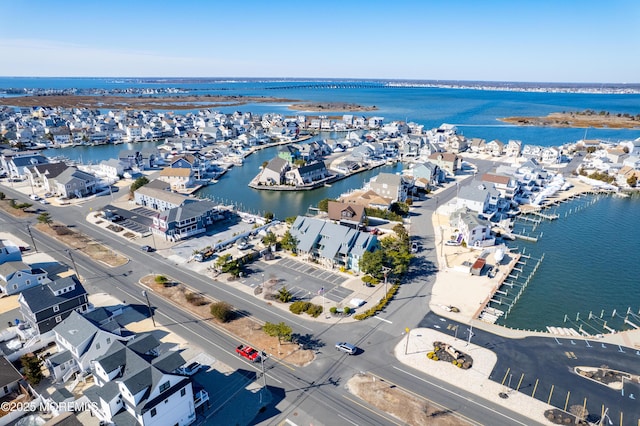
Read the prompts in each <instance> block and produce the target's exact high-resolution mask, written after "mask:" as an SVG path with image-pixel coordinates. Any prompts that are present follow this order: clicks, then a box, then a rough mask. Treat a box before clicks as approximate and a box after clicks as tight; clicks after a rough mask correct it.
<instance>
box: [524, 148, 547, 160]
mask: <svg viewBox="0 0 640 426" xmlns="http://www.w3.org/2000/svg"><path fill="white" fill-rule="evenodd" d="M543 149H544V147H542V146H539V145H525V146H524V147H523V148H522V157H524V158H526V159H528V160H536V161H540V160H541V158H542V150H543Z"/></svg>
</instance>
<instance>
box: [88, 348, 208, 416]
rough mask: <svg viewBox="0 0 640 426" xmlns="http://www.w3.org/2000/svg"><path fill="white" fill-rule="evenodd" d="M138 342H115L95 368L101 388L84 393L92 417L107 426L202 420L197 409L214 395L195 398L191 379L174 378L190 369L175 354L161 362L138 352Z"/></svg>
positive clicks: (97, 360) (94, 388)
mask: <svg viewBox="0 0 640 426" xmlns="http://www.w3.org/2000/svg"><path fill="white" fill-rule="evenodd" d="M137 340H138V338H135V339H133V340H131V341H128V342H126V343H123V342H120V341H117V340H116V341H115V342H112V343H111V345H110V346H109V349H108V350H107V352H106V353H105V354H104V355H102V356H100V357H98V358H96V359H95V361H94V363H93V377H94V380H95V383H96V384H95V385H94V386H92V387H90V388H89V389H86V390H85V391H84V394H85V396H86V397H87V398H88V399H89V401H91V402H92V404H89V408H90V410H91V413H92V414H93V415H94V416H95V417H96V418H97V419H99V420H100V421H101V422H105V423H107V424H116V425H140V426H174V425H178V426H185V425H189V424H191V423H193V422H194V421H195V419H196V413H195V409H196V407H198V406H200V405H201V404H202V403H204V402H206V401H207V400H208V399H209V398H208V394H207V393H206V391H204V390H203V391H200V392H198V393H197V394H196V395H195V396H194V390H193V384H192V382H191V379H190V378H189V377H185V376H183V375H180V374H174V373H173V372H174V371H175V370H176V369H177V368H178V367H179V366H180V363H182V364H184V363H185V361H184V358H182V356H181V355H180V354H179V353H177V352H174V351H168V352H166V353H165V354H162V355H160V356H154V355H149V354H148V353H145V352H142V350H144V348H146V347H147V344H146V342H145V344H144V345H142V346H143V349H140V348H137V347H136V343H137Z"/></svg>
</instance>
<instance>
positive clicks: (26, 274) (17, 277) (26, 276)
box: [0, 261, 51, 296]
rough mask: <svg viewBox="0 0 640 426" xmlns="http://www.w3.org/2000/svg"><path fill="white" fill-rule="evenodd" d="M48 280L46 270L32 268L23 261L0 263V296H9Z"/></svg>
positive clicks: (45, 282)
mask: <svg viewBox="0 0 640 426" xmlns="http://www.w3.org/2000/svg"><path fill="white" fill-rule="evenodd" d="M50 282H51V280H50V279H49V276H48V274H47V272H46V271H44V270H43V269H40V268H32V267H31V266H29V265H27V264H26V263H24V262H21V261H13V262H4V263H2V264H0V296H7V295H9V296H10V295H12V294H17V293H20V292H21V291H23V290H26V289H28V288H31V287H35V286H37V285H38V284H48V283H50Z"/></svg>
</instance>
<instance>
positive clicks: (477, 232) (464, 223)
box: [451, 208, 495, 247]
mask: <svg viewBox="0 0 640 426" xmlns="http://www.w3.org/2000/svg"><path fill="white" fill-rule="evenodd" d="M451 225H452V226H454V227H456V228H458V230H459V232H460V233H461V234H462V236H463V240H464V242H465V243H466V244H467V246H468V247H488V246H492V245H494V244H495V238H493V237H492V236H491V223H490V222H489V221H488V220H485V219H480V218H479V217H478V215H477V214H476V213H475V212H472V211H471V210H469V209H466V208H463V209H460V210H458V211H456V212H454V213H453V215H452V221H451Z"/></svg>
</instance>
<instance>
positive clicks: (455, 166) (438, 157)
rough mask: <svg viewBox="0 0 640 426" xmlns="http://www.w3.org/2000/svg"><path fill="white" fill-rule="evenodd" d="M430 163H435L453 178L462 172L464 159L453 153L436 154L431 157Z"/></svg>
mask: <svg viewBox="0 0 640 426" xmlns="http://www.w3.org/2000/svg"><path fill="white" fill-rule="evenodd" d="M428 159H429V161H431V162H432V163H434V164H435V165H436V166H438V167H439V168H440V170H441V171H442V172H443V173H445V174H449V175H451V176H455V175H456V174H457V173H458V170H460V164H461V163H462V159H461V158H460V157H459V156H458V155H457V154H454V153H452V152H434V153H433V154H431V155H429V158H428Z"/></svg>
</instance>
